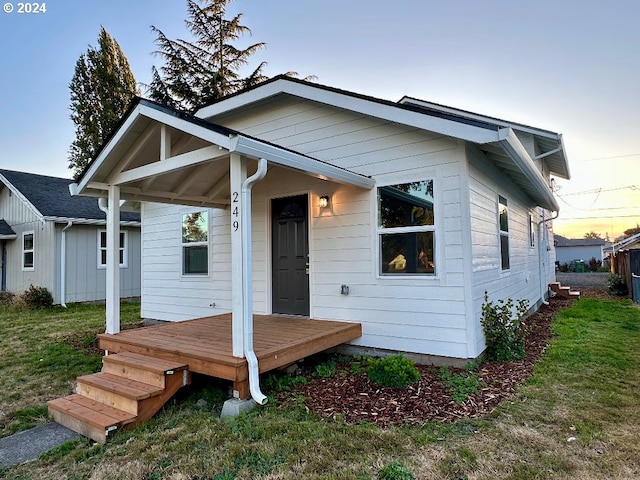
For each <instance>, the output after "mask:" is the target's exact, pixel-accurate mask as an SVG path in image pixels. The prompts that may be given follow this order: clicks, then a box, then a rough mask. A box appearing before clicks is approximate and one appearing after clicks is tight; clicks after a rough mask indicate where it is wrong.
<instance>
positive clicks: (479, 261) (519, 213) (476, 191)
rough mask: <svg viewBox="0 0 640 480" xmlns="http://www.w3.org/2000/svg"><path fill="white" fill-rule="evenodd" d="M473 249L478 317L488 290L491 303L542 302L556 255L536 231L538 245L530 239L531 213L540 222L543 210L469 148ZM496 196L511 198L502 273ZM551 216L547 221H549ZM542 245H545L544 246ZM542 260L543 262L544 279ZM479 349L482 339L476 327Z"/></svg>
mask: <svg viewBox="0 0 640 480" xmlns="http://www.w3.org/2000/svg"><path fill="white" fill-rule="evenodd" d="M470 158H471V160H470V167H469V170H470V179H469V184H470V210H471V238H472V241H471V245H472V252H473V255H472V256H473V264H472V265H473V305H474V315H475V316H477V317H478V318H480V315H481V306H482V303H483V301H484V292H485V291H486V292H488V294H489V299H490V300H491V301H494V302H495V301H497V300H500V299H505V300H506V299H508V298H511V299H514V300H519V299H526V300H528V302H529V304H530V305H531V306H535V305H536V304H537V303H538V302H539V301H541V300H542V296H543V294H544V291H545V290H544V289H543V288H542V286H543V285H546V284H547V283H548V282H549V280H550V278H551V276H552V275H553V273H552V272H553V270H552V265H553V258H552V252H547V245H548V243H547V242H545V239H544V238H543V239H540V238H539V235H538V232H536V234H535V237H536V241H535V247H531V246H530V241H529V213H531V214H532V215H533V216H534V220H535V222H536V223H537V222H538V221H539V220H540V219H541V217H540V213H539V212H540V209H539V208H538V207H536V205H535V204H534V203H533V202H532V201H531V200H530V199H528V198H527V197H525V196H524V195H523V194H522V192H520V191H519V189H518V188H517V187H515V186H514V185H513V184H512V183H511V182H510V181H509V180H508V179H507V178H506V177H505V176H504V175H503V174H502V173H501V172H499V171H497V170H496V169H495V168H493V167H492V166H491V165H489V164H488V163H487V162H486V159H484V157H483V154H482V153H481V152H479V151H478V150H476V149H471V150H470ZM498 195H501V196H503V197H504V198H506V199H507V205H508V221H509V255H510V268H509V269H508V270H502V267H501V260H500V243H499V226H498ZM547 218H548V217H547ZM541 242H542V243H541ZM540 258H542V259H543V262H544V263H543V265H542V276H541V266H540ZM476 328H477V339H478V340H477V342H478V343H477V345H476V347H477V348H478V351H479V352H480V351H482V349H483V348H484V343H483V342H484V340H483V339H484V337H483V333H482V330H481V327H480V324H477V326H476Z"/></svg>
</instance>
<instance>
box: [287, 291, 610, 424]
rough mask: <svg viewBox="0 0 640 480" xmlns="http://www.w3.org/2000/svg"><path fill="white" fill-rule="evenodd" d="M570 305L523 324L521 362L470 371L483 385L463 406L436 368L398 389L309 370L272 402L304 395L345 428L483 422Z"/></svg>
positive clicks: (344, 371)
mask: <svg viewBox="0 0 640 480" xmlns="http://www.w3.org/2000/svg"><path fill="white" fill-rule="evenodd" d="M582 294H583V296H589V297H596V298H600V299H619V298H620V297H613V296H611V295H610V294H609V293H608V292H605V291H601V290H594V291H591V290H586V291H583V292H582ZM573 301H574V300H568V299H562V298H558V297H554V298H553V299H551V300H550V304H549V306H545V305H543V306H542V307H541V308H540V309H539V310H538V311H537V312H536V313H534V314H533V315H531V316H530V317H529V318H528V319H527V320H526V323H527V325H528V327H529V329H528V335H527V338H526V341H525V350H526V353H525V357H524V358H523V359H521V360H516V361H511V362H505V363H499V362H486V363H482V364H481V365H480V366H478V367H477V368H476V369H474V370H473V372H474V373H475V374H476V375H477V376H478V378H479V379H480V380H482V382H483V384H484V385H483V386H482V387H480V388H479V389H478V391H477V392H476V393H475V394H472V395H470V396H468V397H467V399H466V400H465V401H463V402H461V403H457V402H455V401H454V400H453V398H452V397H451V394H450V392H449V390H448V388H447V387H446V386H445V385H444V384H443V382H442V381H441V380H440V369H439V368H437V367H434V366H422V365H418V366H417V368H418V369H419V371H420V380H419V381H418V382H417V383H413V384H411V385H410V386H409V387H408V388H406V389H399V390H396V389H393V388H387V387H381V386H379V385H376V384H374V383H372V382H370V381H369V380H368V378H367V375H366V373H359V374H354V373H352V371H350V369H349V366H348V364H342V365H341V364H338V374H336V375H334V376H333V377H332V378H328V379H327V378H318V377H314V376H313V372H312V371H311V370H310V369H309V368H307V369H306V370H303V371H302V372H301V373H300V374H302V375H304V376H305V377H306V378H307V383H306V385H301V386H297V387H294V388H292V390H291V391H290V392H280V393H278V394H276V398H277V399H278V400H279V402H280V404H281V405H283V406H286V405H288V404H289V402H290V401H291V399H292V398H294V397H295V396H298V395H302V396H303V397H304V398H305V405H306V407H307V408H308V409H309V410H310V411H313V412H315V413H316V414H318V415H320V416H321V417H323V418H327V419H342V420H343V421H345V422H346V423H349V424H357V423H361V422H368V423H373V424H376V425H379V426H382V427H385V426H389V425H407V424H409V425H417V424H424V423H425V422H429V421H443V422H454V421H457V420H460V419H463V418H478V417H482V416H484V415H486V414H488V413H490V412H491V411H492V410H493V409H495V408H496V406H498V405H499V404H500V403H501V402H502V401H503V400H505V399H506V398H508V397H510V396H512V395H513V394H514V392H515V390H516V388H517V386H518V385H519V384H520V383H522V382H523V381H524V380H526V379H527V378H529V377H530V376H531V373H532V371H533V367H534V365H535V363H536V362H537V360H538V358H539V357H540V355H541V354H542V353H543V352H544V351H545V349H546V348H547V345H548V344H549V340H550V338H551V322H552V320H553V318H554V317H555V315H556V313H557V312H558V311H559V310H560V309H562V308H565V307H567V306H569V305H571V303H572V302H573ZM450 370H451V371H452V372H454V373H463V372H466V370H462V369H454V368H450Z"/></svg>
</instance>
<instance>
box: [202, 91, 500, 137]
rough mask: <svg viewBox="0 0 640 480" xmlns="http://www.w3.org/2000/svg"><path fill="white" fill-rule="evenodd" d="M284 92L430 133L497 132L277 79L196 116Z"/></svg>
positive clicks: (472, 134)
mask: <svg viewBox="0 0 640 480" xmlns="http://www.w3.org/2000/svg"><path fill="white" fill-rule="evenodd" d="M280 93H285V94H289V95H293V96H296V97H300V98H304V99H308V100H312V101H315V102H319V103H324V104H326V105H330V106H333V107H336V108H343V109H346V110H351V111H354V112H358V113H362V114H364V115H369V116H372V117H376V118H380V119H383V120H387V121H390V122H395V123H400V124H403V125H409V126H411V127H415V128H420V129H422V130H427V131H429V132H434V133H438V134H441V135H446V136H449V137H455V138H460V139H462V140H467V141H470V142H475V143H487V142H491V141H496V139H497V138H496V137H497V135H496V134H497V132H496V131H495V130H489V129H486V128H481V127H477V126H474V125H467V124H464V123H460V122H455V121H453V120H447V119H444V118H438V117H431V116H429V115H425V114H423V113H419V112H412V111H409V110H406V109H404V108H400V107H397V106H394V105H388V104H385V103H379V102H375V101H372V100H367V99H365V98H361V97H357V96H352V95H347V94H344V93H340V92H336V91H332V90H325V89H323V88H319V87H315V86H313V85H307V84H300V83H297V82H291V81H287V80H284V79H282V80H277V81H275V82H273V83H269V84H267V85H264V86H262V87H256V88H255V89H253V90H249V91H248V92H245V93H240V94H238V95H235V96H232V97H230V98H228V99H226V100H221V101H219V102H217V103H214V104H213V105H210V106H208V107H204V108H201V109H200V110H198V112H197V113H196V115H197V116H198V117H201V118H206V119H209V118H212V117H215V116H216V115H220V114H223V113H226V112H229V111H231V110H235V109H237V108H242V107H245V106H247V105H249V104H251V103H254V102H257V101H260V100H264V99H266V98H269V97H273V96H274V95H278V94H280Z"/></svg>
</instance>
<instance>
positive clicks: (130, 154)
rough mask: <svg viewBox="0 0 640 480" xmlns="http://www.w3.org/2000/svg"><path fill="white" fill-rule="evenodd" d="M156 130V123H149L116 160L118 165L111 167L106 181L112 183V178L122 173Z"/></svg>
mask: <svg viewBox="0 0 640 480" xmlns="http://www.w3.org/2000/svg"><path fill="white" fill-rule="evenodd" d="M157 130H158V125H157V124H154V123H152V124H151V125H149V126H148V127H147V128H146V129H145V130H144V131H143V132H142V134H141V135H140V137H139V138H138V139H137V140H136V141H135V143H134V144H133V145H132V146H131V147H130V148H129V150H128V151H127V153H126V154H125V155H124V157H122V159H121V160H120V161H119V162H118V165H116V167H115V168H114V169H113V171H112V172H111V174H109V177H108V178H107V181H106V183H107V184H109V183H112V180H113V178H115V177H117V176H118V175H120V173H122V171H123V170H124V169H125V168H127V167H128V166H129V165H130V164H131V162H132V161H133V159H134V158H135V157H136V155H138V153H140V150H142V148H143V147H144V146H145V145H146V144H147V142H148V141H149V139H150V138H151V137H152V136H153V134H154V133H155V132H156V131H157Z"/></svg>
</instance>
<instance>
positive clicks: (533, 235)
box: [529, 214, 536, 248]
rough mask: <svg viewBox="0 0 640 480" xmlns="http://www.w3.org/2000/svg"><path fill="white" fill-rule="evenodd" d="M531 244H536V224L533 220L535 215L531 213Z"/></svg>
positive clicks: (532, 245)
mask: <svg viewBox="0 0 640 480" xmlns="http://www.w3.org/2000/svg"><path fill="white" fill-rule="evenodd" d="M529 246H530V247H531V248H533V247H535V246H536V224H535V223H534V221H533V215H531V214H529Z"/></svg>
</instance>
